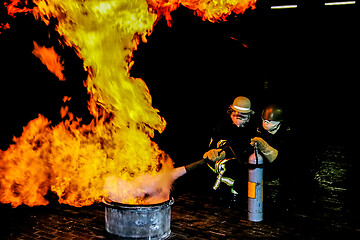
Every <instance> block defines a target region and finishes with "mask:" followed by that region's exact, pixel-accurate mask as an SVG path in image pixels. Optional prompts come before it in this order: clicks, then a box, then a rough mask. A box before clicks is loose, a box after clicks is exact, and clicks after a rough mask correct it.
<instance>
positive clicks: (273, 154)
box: [250, 137, 279, 162]
mask: <svg viewBox="0 0 360 240" xmlns="http://www.w3.org/2000/svg"><path fill="white" fill-rule="evenodd" d="M255 143H257V146H258V148H259V150H260V151H261V152H262V153H263V154H264V156H265V157H266V158H267V159H268V160H269V162H273V161H274V160H275V159H276V158H277V156H278V154H279V152H278V150H276V149H275V148H273V147H271V146H270V145H269V144H268V143H267V142H266V141H265V140H264V139H262V138H260V137H254V138H252V139H251V142H250V144H251V146H254V145H255Z"/></svg>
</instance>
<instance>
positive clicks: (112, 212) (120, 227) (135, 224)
mask: <svg viewBox="0 0 360 240" xmlns="http://www.w3.org/2000/svg"><path fill="white" fill-rule="evenodd" d="M103 203H104V204H105V228H106V231H108V232H109V233H111V234H115V235H117V236H120V237H122V238H127V239H166V238H168V237H169V236H170V233H171V230H170V220H171V205H172V204H173V203H174V199H173V198H171V199H170V200H168V201H166V202H163V203H159V204H152V205H130V204H122V203H118V202H113V201H111V200H110V199H105V198H104V199H103Z"/></svg>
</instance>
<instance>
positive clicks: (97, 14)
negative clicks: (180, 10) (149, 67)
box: [0, 0, 255, 206]
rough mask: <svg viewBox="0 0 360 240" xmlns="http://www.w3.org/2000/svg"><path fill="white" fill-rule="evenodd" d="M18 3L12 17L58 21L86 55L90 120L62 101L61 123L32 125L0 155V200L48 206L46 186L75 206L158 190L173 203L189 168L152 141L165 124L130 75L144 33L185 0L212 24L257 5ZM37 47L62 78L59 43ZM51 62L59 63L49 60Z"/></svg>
mask: <svg viewBox="0 0 360 240" xmlns="http://www.w3.org/2000/svg"><path fill="white" fill-rule="evenodd" d="M18 2H19V0H14V2H12V3H10V4H8V5H7V7H8V11H9V12H8V13H9V15H12V16H15V15H14V14H15V13H19V12H20V13H21V12H24V13H28V12H31V13H32V14H33V15H34V16H35V17H36V18H37V19H41V20H42V21H43V22H45V23H46V24H49V22H50V20H49V19H51V17H54V18H57V19H58V25H57V31H58V32H59V33H60V35H61V36H62V37H63V38H64V39H65V44H67V45H69V46H72V47H74V48H75V49H76V52H77V53H78V55H79V57H80V58H83V59H84V68H85V69H87V70H88V71H89V77H88V79H87V82H86V86H87V89H88V92H89V93H90V95H91V99H90V101H89V110H90V112H91V113H92V115H93V116H94V120H93V121H92V122H91V123H90V124H88V125H86V124H83V123H82V121H81V119H79V118H76V117H74V115H73V114H72V113H71V112H69V109H68V107H64V108H62V109H61V111H60V112H61V116H62V117H63V118H64V120H63V122H61V123H60V124H58V125H56V126H53V127H51V123H50V122H49V121H48V120H47V119H46V118H45V117H43V116H41V115H39V117H38V118H37V119H34V120H32V121H30V122H29V123H28V125H27V126H26V127H24V131H23V134H22V136H21V137H19V138H14V139H13V140H14V144H13V145H11V146H10V147H9V149H7V150H6V151H1V152H0V160H1V166H0V176H1V177H0V188H1V191H0V201H1V202H4V203H11V204H12V206H18V205H20V204H27V205H29V206H34V205H42V204H46V203H47V201H46V200H45V199H44V198H43V196H44V195H45V194H46V192H47V190H48V189H51V190H52V191H53V192H55V193H56V194H57V195H58V196H59V201H60V202H62V203H67V204H71V205H74V206H83V205H89V204H92V203H93V202H94V201H99V200H100V198H101V197H102V196H108V195H109V194H112V195H115V196H112V197H113V198H115V199H116V200H117V201H121V202H127V203H143V201H145V200H146V199H145V200H144V198H148V197H149V195H153V194H154V193H157V194H158V195H159V196H161V197H160V198H156V200H154V201H164V200H167V199H166V198H168V197H169V189H170V186H171V183H172V181H173V180H174V179H175V178H176V177H177V176H180V175H181V174H183V171H182V170H176V169H174V168H173V165H172V164H173V163H172V161H171V159H169V157H168V156H167V155H166V154H164V153H163V152H162V151H161V150H160V149H159V147H158V146H157V144H156V143H154V142H153V141H152V140H151V137H152V136H153V135H154V131H155V130H157V131H159V132H162V131H163V130H164V128H165V126H166V122H165V120H164V119H163V118H162V117H160V116H159V115H158V110H157V109H155V108H153V107H152V99H151V95H150V93H149V90H148V88H147V86H146V84H145V83H144V81H143V80H142V79H138V78H133V77H131V76H130V75H129V70H130V67H131V66H132V64H133V62H132V53H133V51H134V50H135V49H136V47H137V45H138V44H139V41H140V39H142V40H143V41H146V36H148V35H149V34H151V31H152V28H153V25H154V24H155V22H156V20H157V19H158V18H159V17H161V16H165V17H166V19H167V20H168V21H170V20H171V16H170V12H171V11H173V10H175V9H176V8H177V7H178V6H179V4H180V3H181V4H183V5H184V6H187V7H189V8H191V9H194V10H195V11H196V14H197V15H201V16H203V18H204V19H208V20H210V21H216V20H218V19H220V20H224V19H225V18H226V16H228V15H229V14H230V13H231V11H234V12H241V11H244V9H246V8H248V7H249V6H251V7H252V6H253V4H254V3H255V1H254V0H239V1H235V0H228V1H205V0H184V1H180V0H178V1H174V0H148V1H146V0H131V1H129V0H98V1H96V0H88V1H84V0H51V1H47V0H33V2H34V3H35V4H36V7H34V8H33V9H19V8H18V7H17V6H18ZM34 46H35V50H34V54H35V55H36V56H38V57H39V58H40V59H41V60H42V62H43V63H44V64H46V65H47V67H48V68H49V70H50V71H53V72H55V74H57V76H59V78H62V76H61V75H60V74H59V70H58V69H59V66H61V64H60V63H59V59H58V56H57V55H56V53H55V52H54V51H53V49H51V48H50V49H42V50H41V52H40V48H39V47H38V46H37V44H36V43H34ZM45 53H46V54H45ZM47 54H50V55H51V56H47ZM54 59H55V65H56V66H57V67H55V68H54V67H52V66H49V65H51V64H53V63H54ZM50 63H51V64H50ZM55 69H57V70H55ZM60 72H61V71H60ZM63 101H64V102H67V101H71V99H70V98H67V97H65V98H64V100H63ZM144 182H145V183H149V184H148V185H143V183H144ZM159 186H162V187H163V188H160V187H159ZM130 189H133V191H131V193H130V192H129V190H130ZM129 195H130V197H129ZM164 198H165V199H164ZM145 202H146V201H145ZM147 203H153V202H147Z"/></svg>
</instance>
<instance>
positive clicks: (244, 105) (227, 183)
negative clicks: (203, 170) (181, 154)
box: [203, 96, 256, 204]
mask: <svg viewBox="0 0 360 240" xmlns="http://www.w3.org/2000/svg"><path fill="white" fill-rule="evenodd" d="M227 113H228V115H229V117H228V118H226V119H225V120H224V121H222V122H221V123H220V124H218V125H217V126H216V127H215V128H214V129H213V130H212V132H211V139H210V144H209V148H210V150H208V151H207V152H206V153H205V154H204V156H203V158H204V159H209V160H210V161H207V165H208V167H209V169H210V170H211V172H213V173H212V176H213V178H212V179H213V182H212V185H213V186H212V188H213V189H214V190H215V191H216V193H217V195H219V196H221V198H225V199H226V200H229V201H230V204H233V203H234V201H237V200H238V198H239V197H240V198H241V199H244V201H245V200H246V199H247V167H246V163H247V161H248V158H249V156H250V155H251V154H252V152H253V151H254V149H253V148H252V147H251V146H250V145H249V142H250V139H251V137H252V136H254V133H255V131H256V128H255V126H254V124H252V121H250V120H251V117H252V115H253V114H254V111H253V110H252V109H251V102H250V100H249V99H248V98H246V97H242V96H240V97H237V98H236V99H235V100H234V101H233V104H232V105H230V107H229V109H228V111H227ZM210 179H211V178H210ZM245 202H246V201H245Z"/></svg>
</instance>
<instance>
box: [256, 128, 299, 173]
mask: <svg viewBox="0 0 360 240" xmlns="http://www.w3.org/2000/svg"><path fill="white" fill-rule="evenodd" d="M256 136H257V137H261V138H262V139H264V140H265V141H266V142H267V143H268V144H269V145H270V146H271V147H273V148H275V149H276V150H277V151H278V156H277V158H276V159H275V160H274V161H273V162H272V163H270V162H269V161H266V160H265V161H264V165H265V166H264V180H275V179H277V178H282V179H283V178H288V177H291V175H290V173H291V172H292V171H291V168H292V167H294V162H292V161H293V160H294V157H293V155H294V153H293V151H292V150H291V149H292V148H293V147H294V146H293V145H294V143H293V137H292V132H291V130H290V128H289V127H288V126H286V125H285V124H284V123H282V124H281V126H280V128H279V130H278V131H277V132H276V133H275V134H271V133H269V132H268V131H266V130H265V129H264V128H262V127H258V128H257V134H256ZM260 154H261V153H260ZM264 159H266V158H265V156H264Z"/></svg>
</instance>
